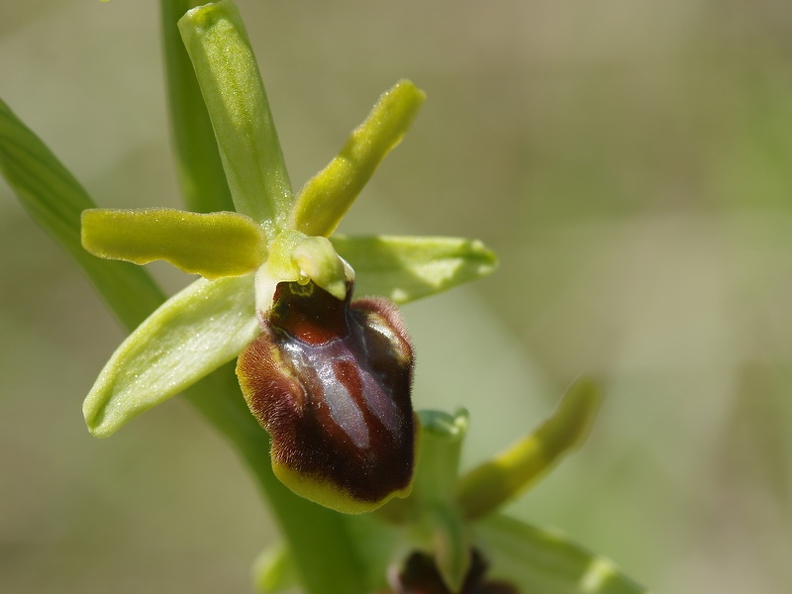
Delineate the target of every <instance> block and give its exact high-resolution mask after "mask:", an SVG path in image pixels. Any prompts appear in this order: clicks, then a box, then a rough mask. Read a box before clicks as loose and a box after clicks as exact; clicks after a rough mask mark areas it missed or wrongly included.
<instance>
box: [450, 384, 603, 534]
mask: <svg viewBox="0 0 792 594" xmlns="http://www.w3.org/2000/svg"><path fill="white" fill-rule="evenodd" d="M601 402H602V392H601V390H600V388H599V386H598V385H597V384H596V383H594V382H593V381H591V380H590V379H586V378H583V379H579V380H577V381H576V382H575V383H573V384H572V385H571V386H570V387H569V389H568V390H567V392H566V394H564V397H563V398H562V399H561V402H560V403H559V405H558V408H557V409H556V411H555V412H554V413H553V415H552V416H551V417H550V418H548V419H547V420H546V421H545V422H544V423H542V425H540V426H539V427H538V428H537V429H536V430H534V431H533V432H532V433H530V434H529V435H526V436H525V437H523V438H522V439H520V440H518V441H517V442H516V443H515V444H514V445H512V446H511V447H509V448H507V449H506V450H505V451H503V452H501V453H500V454H498V455H497V456H496V457H495V458H494V459H492V460H490V461H487V462H485V463H483V464H481V465H479V466H477V467H476V468H473V469H472V470H470V471H469V472H468V473H466V474H465V475H463V476H462V477H461V478H460V480H459V486H458V489H457V501H458V503H459V507H460V509H461V510H462V513H463V514H464V515H465V517H466V518H468V519H475V518H478V517H480V516H483V515H485V514H487V513H489V512H492V511H495V510H496V509H498V508H499V507H501V506H502V505H503V504H504V503H506V502H507V501H508V500H510V499H512V498H514V497H516V496H517V495H519V494H520V493H521V492H523V491H524V490H525V489H527V488H528V487H530V486H531V485H532V484H533V483H535V482H536V481H537V480H538V479H539V478H541V477H542V476H544V475H545V474H546V473H547V472H548V471H549V470H550V469H551V468H552V467H553V466H554V465H555V464H556V462H558V460H559V459H560V458H561V457H562V456H563V455H564V454H566V453H568V452H569V451H571V450H573V449H575V448H576V447H578V446H579V445H580V444H581V443H582V442H583V440H584V439H585V438H586V436H587V435H588V432H589V429H590V427H591V424H592V422H593V420H594V417H595V416H596V414H597V411H598V410H599V407H600V404H601Z"/></svg>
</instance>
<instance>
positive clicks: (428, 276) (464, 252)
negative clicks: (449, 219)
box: [330, 235, 497, 303]
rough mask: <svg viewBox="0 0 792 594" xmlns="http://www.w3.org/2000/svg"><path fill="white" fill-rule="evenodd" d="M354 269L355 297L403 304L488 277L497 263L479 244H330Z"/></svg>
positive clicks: (336, 240)
mask: <svg viewBox="0 0 792 594" xmlns="http://www.w3.org/2000/svg"><path fill="white" fill-rule="evenodd" d="M330 241H332V243H333V245H334V246H335V249H336V251H337V252H338V254H339V255H340V256H341V257H342V258H344V260H346V261H347V262H349V263H350V265H351V266H352V268H354V269H355V272H356V274H357V278H358V284H357V290H358V294H360V295H378V296H382V297H387V298H389V299H391V300H392V301H395V302H396V303H406V302H408V301H413V300H415V299H419V298H421V297H426V296H428V295H433V294H434V293H439V292H441V291H445V290H447V289H450V288H452V287H455V286H456V285H459V284H461V283H465V282H469V281H472V280H475V279H477V278H481V277H482V276H486V275H488V274H490V273H491V272H492V271H493V270H495V267H496V266H497V258H496V257H495V254H493V253H492V252H491V251H490V250H489V249H487V248H486V247H485V246H484V244H483V243H481V241H478V240H475V239H473V240H471V239H462V238H457V237H399V236H388V235H371V236H357V237H347V236H343V235H334V236H333V237H331V238H330Z"/></svg>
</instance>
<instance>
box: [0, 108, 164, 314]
mask: <svg viewBox="0 0 792 594" xmlns="http://www.w3.org/2000/svg"><path fill="white" fill-rule="evenodd" d="M0 172H2V174H3V176H4V177H5V178H6V180H8V184H9V185H10V186H11V188H12V189H13V191H14V193H15V194H16V195H17V196H18V198H19V201H20V203H21V204H22V206H23V207H24V208H25V210H27V212H28V213H29V214H30V216H31V218H33V219H34V220H35V221H36V223H38V225H39V226H40V227H41V228H42V229H44V230H45V231H46V232H47V233H48V234H49V235H50V236H52V238H53V239H55V241H56V242H57V243H58V244H59V245H60V246H61V247H63V248H64V249H65V250H66V251H67V252H69V254H70V255H71V256H72V258H74V260H75V261H76V262H77V263H78V264H79V265H80V267H81V268H82V269H83V270H84V271H85V273H86V274H87V275H88V277H89V278H90V279H91V281H92V282H93V283H94V285H95V286H96V288H97V289H98V290H99V293H100V294H101V295H102V296H103V297H104V299H105V300H106V301H107V302H108V303H109V304H110V305H111V307H112V309H113V311H114V312H115V314H116V315H117V316H118V318H119V319H120V320H121V322H122V323H123V324H124V325H125V326H127V327H130V326H132V327H134V326H135V325H137V324H138V323H139V322H140V320H142V319H144V318H145V317H146V316H147V315H148V314H149V313H151V311H153V310H154V309H155V308H156V307H157V306H158V305H159V304H160V303H162V300H163V299H164V296H163V294H162V291H160V289H159V287H157V285H156V284H155V283H154V281H153V280H152V279H151V277H150V276H149V275H148V273H147V272H146V271H145V270H143V269H142V268H140V267H138V266H133V265H131V264H128V263H126V262H107V261H104V260H99V259H97V258H94V257H93V256H92V255H90V254H89V253H88V252H86V251H85V250H84V249H83V248H82V246H81V245H80V213H81V212H82V211H83V210H85V209H86V208H93V207H94V206H96V205H95V204H94V202H93V200H91V198H90V197H89V196H88V194H87V193H86V191H85V189H84V188H83V187H82V186H81V185H80V183H79V182H78V181H77V180H76V179H75V178H74V176H73V175H72V174H71V173H70V172H69V171H68V170H67V169H66V168H65V167H64V166H63V165H62V164H61V162H60V161H58V159H57V158H56V157H55V155H54V154H52V151H50V150H49V148H47V146H46V145H45V144H44V143H43V142H42V141H41V140H40V139H39V138H38V136H36V135H35V134H34V133H33V132H32V131H31V130H30V129H29V128H28V127H27V126H25V124H23V123H22V122H21V121H20V120H19V118H17V117H16V115H15V114H14V113H13V112H12V111H11V109H9V107H8V106H7V105H6V104H5V103H3V102H2V101H0Z"/></svg>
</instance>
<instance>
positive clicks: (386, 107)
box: [290, 80, 426, 237]
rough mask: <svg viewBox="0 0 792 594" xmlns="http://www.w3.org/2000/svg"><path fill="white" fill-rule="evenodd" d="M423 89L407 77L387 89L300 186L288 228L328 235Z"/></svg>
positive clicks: (397, 136)
mask: <svg viewBox="0 0 792 594" xmlns="http://www.w3.org/2000/svg"><path fill="white" fill-rule="evenodd" d="M425 100H426V94H425V93H424V92H423V91H421V90H420V89H418V88H417V87H416V86H415V85H414V84H413V83H411V82H410V81H407V80H403V81H400V82H398V83H397V84H396V85H395V86H394V87H393V88H392V89H390V90H389V91H387V92H385V93H384V94H383V95H382V96H381V97H380V99H379V101H378V102H377V104H376V105H375V106H374V109H373V110H372V111H371V113H370V114H369V116H368V118H367V119H366V121H364V122H363V123H362V124H361V125H360V126H358V127H357V128H356V129H355V130H354V131H353V132H352V134H351V135H350V137H349V139H348V140H347V141H346V144H345V145H344V146H343V148H342V149H341V151H340V152H339V153H338V155H337V156H336V157H335V158H334V159H333V160H332V161H330V163H329V164H328V165H327V166H326V167H325V168H324V169H323V170H322V171H320V172H319V173H318V174H316V176H314V177H313V178H311V179H310V180H308V182H307V183H306V184H305V186H303V188H302V190H300V192H299V194H298V195H297V198H296V200H295V203H294V207H293V208H292V212H291V215H290V219H291V221H290V222H291V228H293V229H296V230H298V231H302V232H303V233H305V234H306V235H323V236H325V237H329V236H330V234H331V233H332V232H333V231H334V230H335V228H336V227H337V226H338V223H339V221H340V220H341V218H342V217H343V216H344V214H345V213H346V212H347V210H348V209H349V207H350V206H351V205H352V203H353V202H354V200H355V198H357V196H358V194H360V191H361V190H362V189H363V186H364V185H365V184H366V182H367V181H368V180H369V178H371V175H372V174H373V173H374V171H375V170H376V168H377V166H378V165H379V164H380V162H381V161H382V159H384V158H385V155H387V154H388V153H389V152H390V151H391V150H392V149H393V148H394V147H395V146H396V145H397V144H399V142H401V139H402V137H403V136H404V134H405V132H407V130H408V128H409V127H410V124H411V123H412V121H413V119H414V118H415V115H416V114H417V113H418V109H419V108H420V107H421V105H422V104H423V102H424V101H425Z"/></svg>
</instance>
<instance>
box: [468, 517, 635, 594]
mask: <svg viewBox="0 0 792 594" xmlns="http://www.w3.org/2000/svg"><path fill="white" fill-rule="evenodd" d="M475 536H476V540H477V542H478V543H479V544H480V546H481V549H482V551H483V552H484V554H485V556H486V557H487V560H488V561H489V563H490V564H491V566H490V572H489V576H490V577H492V578H494V579H498V580H502V581H504V582H506V583H509V584H512V585H514V586H516V589H517V591H518V592H541V593H542V594H648V590H646V589H644V588H643V587H641V586H639V585H638V584H636V583H635V582H633V581H632V580H631V579H629V578H628V577H626V576H625V575H624V574H622V573H621V571H619V569H618V568H617V567H616V566H615V565H614V564H613V563H612V562H611V561H610V560H608V559H606V558H605V557H601V556H598V555H594V554H592V553H590V552H588V551H586V550H585V549H583V548H582V547H580V546H578V545H577V544H575V543H573V542H571V541H569V540H567V539H566V538H565V537H564V536H563V535H561V534H558V533H555V532H550V531H547V530H540V529H539V528H535V527H533V526H530V525H528V524H525V523H523V522H520V521H518V520H515V519H513V518H509V517H506V516H502V515H494V516H490V517H489V518H487V519H486V520H483V521H482V522H480V523H478V524H476V527H475Z"/></svg>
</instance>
